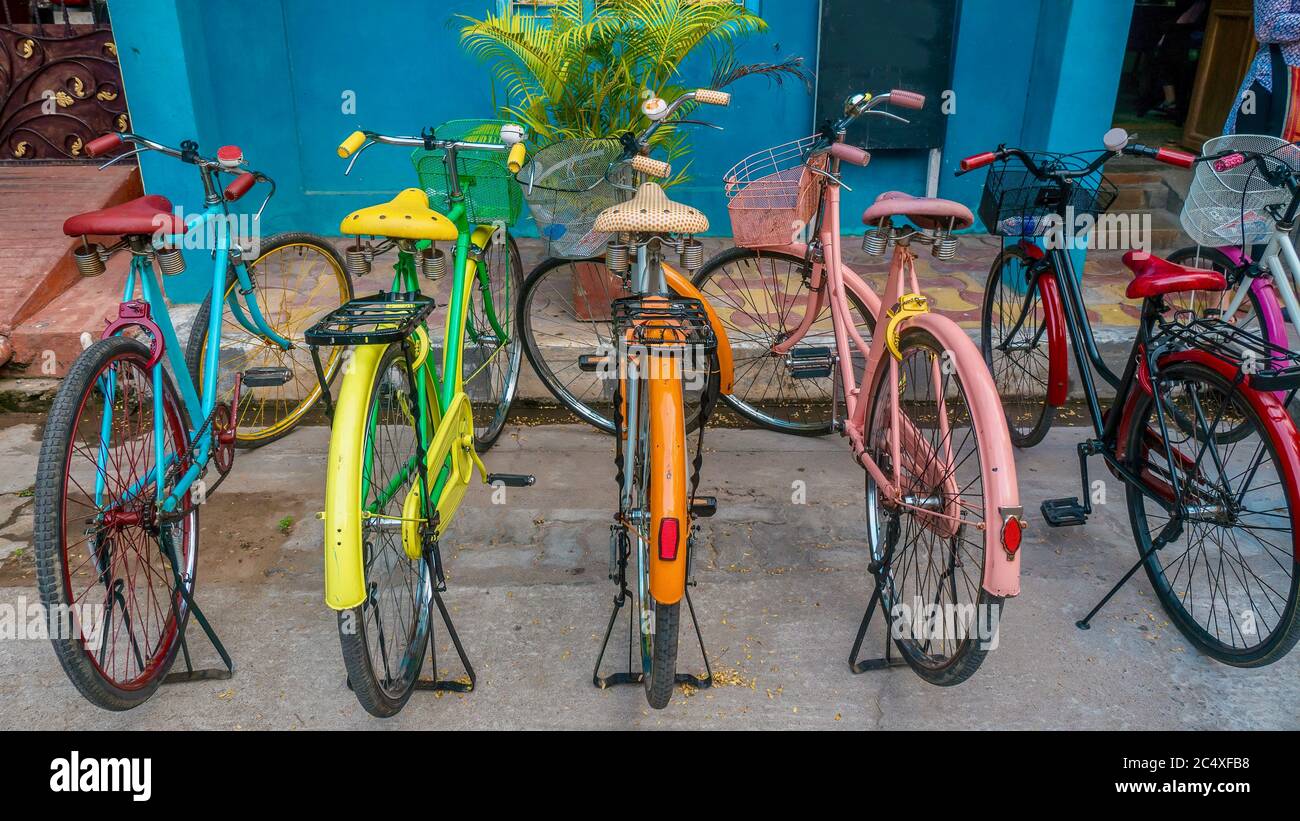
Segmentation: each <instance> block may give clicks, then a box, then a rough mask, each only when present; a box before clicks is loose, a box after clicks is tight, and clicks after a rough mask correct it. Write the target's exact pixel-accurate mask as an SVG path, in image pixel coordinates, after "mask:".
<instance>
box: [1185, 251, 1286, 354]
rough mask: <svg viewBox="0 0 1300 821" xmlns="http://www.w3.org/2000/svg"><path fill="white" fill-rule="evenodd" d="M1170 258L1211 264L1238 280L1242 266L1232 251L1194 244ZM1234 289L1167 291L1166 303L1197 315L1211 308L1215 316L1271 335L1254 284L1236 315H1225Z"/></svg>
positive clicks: (1197, 265) (1211, 267)
mask: <svg viewBox="0 0 1300 821" xmlns="http://www.w3.org/2000/svg"><path fill="white" fill-rule="evenodd" d="M1167 259H1168V260H1169V261H1170V262H1174V263H1177V264H1179V265H1186V266H1188V267H1189V268H1207V269H1209V270H1211V271H1218V272H1219V273H1221V274H1223V275H1224V276H1225V277H1227V279H1228V282H1229V283H1232V282H1235V281H1238V280H1239V279H1240V277H1239V276H1238V266H1236V265H1234V264H1233V262H1232V260H1231V259H1229V258H1228V255H1227V254H1225V253H1223V252H1222V251H1220V250H1219V249H1218V248H1203V247H1198V246H1193V247H1190V248H1179V249H1178V250H1177V251H1174V252H1173V253H1172V254H1170V255H1169V256H1168V257H1167ZM1233 293H1234V290H1232V289H1230V290H1227V291H1177V292H1175V293H1172V294H1165V297H1164V299H1165V303H1166V304H1168V305H1169V307H1170V308H1172V309H1173V310H1175V311H1177V312H1184V311H1185V312H1188V313H1190V314H1192V315H1194V316H1198V317H1200V316H1205V315H1206V313H1207V311H1212V312H1213V313H1214V315H1215V316H1221V318H1222V319H1224V320H1226V321H1228V322H1231V323H1233V324H1234V325H1236V326H1237V327H1239V328H1242V329H1244V330H1247V331H1250V332H1251V333H1253V334H1255V335H1256V336H1259V337H1261V338H1262V339H1268V338H1269V337H1268V333H1267V332H1266V329H1265V328H1264V320H1263V319H1262V317H1263V316H1264V312H1263V310H1262V309H1261V307H1260V304H1259V294H1257V293H1256V292H1255V289H1254V288H1251V289H1249V290H1247V291H1246V298H1245V299H1243V300H1242V301H1241V306H1240V307H1239V308H1237V311H1236V313H1235V314H1234V315H1233V316H1230V317H1229V316H1222V312H1223V310H1224V309H1226V308H1227V307H1228V299H1229V298H1230V297H1231V296H1232V295H1233Z"/></svg>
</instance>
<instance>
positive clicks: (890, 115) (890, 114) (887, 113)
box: [863, 109, 912, 125]
mask: <svg viewBox="0 0 1300 821" xmlns="http://www.w3.org/2000/svg"><path fill="white" fill-rule="evenodd" d="M863 113H864V114H875V115H876V116H878V117H888V118H889V119H891V120H898V121H899V122H900V123H903V124H904V125H911V124H912V121H911V120H908V119H905V118H903V117H900V116H898V115H897V114H894V113H893V112H890V111H876V110H875V109H872V110H871V111H866V112H863Z"/></svg>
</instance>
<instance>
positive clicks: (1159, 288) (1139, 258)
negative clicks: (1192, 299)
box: [1124, 251, 1228, 299]
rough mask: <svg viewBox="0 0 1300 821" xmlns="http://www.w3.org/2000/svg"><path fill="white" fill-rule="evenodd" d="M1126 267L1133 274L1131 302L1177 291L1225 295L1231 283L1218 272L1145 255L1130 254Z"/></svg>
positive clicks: (1134, 252)
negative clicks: (1222, 292) (1220, 293)
mask: <svg viewBox="0 0 1300 821" xmlns="http://www.w3.org/2000/svg"><path fill="white" fill-rule="evenodd" d="M1124 265H1125V267H1127V268H1128V269H1129V270H1130V271H1132V272H1133V281H1132V282H1130V283H1129V284H1128V289H1127V290H1125V292H1124V293H1125V295H1126V296H1127V297H1128V298H1129V299H1146V298H1147V297H1151V296H1159V295H1160V294H1170V293H1175V292H1177V291H1222V290H1223V289H1224V288H1227V287H1228V281H1227V280H1226V279H1225V278H1224V276H1223V274H1221V273H1219V272H1218V271H1209V270H1206V269H1204V268H1188V267H1187V266H1186V265H1179V264H1178V263H1176V262H1170V261H1169V260H1167V259H1161V258H1160V257H1157V256H1152V255H1151V254H1148V253H1146V252H1145V251H1129V252H1128V253H1127V254H1125V255H1124Z"/></svg>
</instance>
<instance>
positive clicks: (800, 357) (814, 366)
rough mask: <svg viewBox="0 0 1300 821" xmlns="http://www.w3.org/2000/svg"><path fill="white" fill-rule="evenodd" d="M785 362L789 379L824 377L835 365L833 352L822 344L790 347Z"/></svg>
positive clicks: (828, 374)
mask: <svg viewBox="0 0 1300 821" xmlns="http://www.w3.org/2000/svg"><path fill="white" fill-rule="evenodd" d="M785 364H786V367H788V368H789V369H790V378H791V379H825V378H826V377H828V376H830V375H831V371H832V370H833V369H834V367H835V353H834V352H833V351H831V349H830V348H828V347H826V346H824V345H805V346H803V347H801V348H791V349H790V352H789V353H788V354H786V355H785Z"/></svg>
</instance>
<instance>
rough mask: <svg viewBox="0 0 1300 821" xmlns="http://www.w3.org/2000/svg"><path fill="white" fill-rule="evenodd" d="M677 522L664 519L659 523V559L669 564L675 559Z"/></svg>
mask: <svg viewBox="0 0 1300 821" xmlns="http://www.w3.org/2000/svg"><path fill="white" fill-rule="evenodd" d="M677 529H678V528H677V520H676V519H664V520H663V521H661V522H660V523H659V558H660V559H662V560H663V561H665V562H671V561H673V560H674V559H676V558H677Z"/></svg>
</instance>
